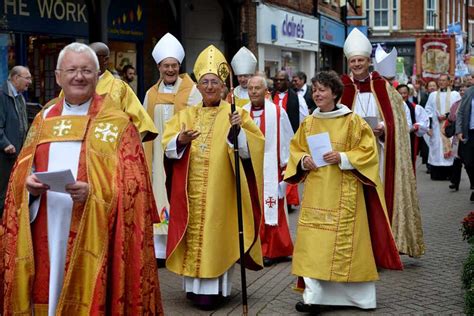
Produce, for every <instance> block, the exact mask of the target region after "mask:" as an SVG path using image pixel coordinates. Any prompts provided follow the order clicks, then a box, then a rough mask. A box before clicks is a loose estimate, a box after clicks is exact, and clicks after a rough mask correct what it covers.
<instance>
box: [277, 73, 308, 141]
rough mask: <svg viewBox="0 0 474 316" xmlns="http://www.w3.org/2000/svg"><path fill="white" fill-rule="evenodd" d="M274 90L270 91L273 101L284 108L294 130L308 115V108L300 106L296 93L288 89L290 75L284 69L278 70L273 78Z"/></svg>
mask: <svg viewBox="0 0 474 316" xmlns="http://www.w3.org/2000/svg"><path fill="white" fill-rule="evenodd" d="M273 82H274V88H275V89H274V91H273V93H272V99H273V103H275V104H277V105H280V106H281V107H283V108H284V109H285V110H286V113H287V114H288V118H289V119H290V123H291V127H292V128H293V131H294V132H296V131H297V130H298V127H299V126H300V123H301V121H302V120H303V119H304V118H305V117H306V115H308V109H307V108H306V109H305V108H303V107H301V106H300V102H299V100H298V95H297V94H296V93H295V92H294V91H293V90H292V89H290V88H289V87H290V77H289V76H288V73H287V72H286V71H284V70H280V71H279V72H278V73H277V75H276V76H275V78H274V79H273Z"/></svg>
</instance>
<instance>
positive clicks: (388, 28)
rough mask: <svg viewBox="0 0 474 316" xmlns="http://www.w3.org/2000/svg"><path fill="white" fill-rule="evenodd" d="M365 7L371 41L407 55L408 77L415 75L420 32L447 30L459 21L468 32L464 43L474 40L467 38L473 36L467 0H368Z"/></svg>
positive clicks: (465, 32)
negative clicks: (414, 69)
mask: <svg viewBox="0 0 474 316" xmlns="http://www.w3.org/2000/svg"><path fill="white" fill-rule="evenodd" d="M469 2H470V3H472V2H473V1H472V0H469ZM364 9H365V15H366V16H367V17H368V19H367V26H368V27H369V30H370V31H369V35H370V36H369V39H370V41H371V42H372V44H376V43H380V44H381V45H382V46H384V47H385V48H386V49H389V50H391V49H392V47H396V48H397V50H398V56H399V57H403V58H404V64H405V72H406V74H407V75H408V76H411V75H412V74H413V65H414V64H415V42H416V37H417V36H418V35H421V34H423V33H433V32H443V31H445V30H446V29H447V26H448V25H449V24H452V23H455V22H459V23H460V24H461V28H462V31H463V32H464V45H468V47H469V46H470V43H471V42H472V41H471V40H469V42H468V41H467V40H468V39H469V38H472V35H469V36H468V32H469V24H468V18H467V16H468V15H467V12H468V3H467V1H466V0H419V1H412V0H393V1H374V0H365V8H364ZM471 10H472V9H471ZM471 27H472V24H471ZM471 34H472V31H471Z"/></svg>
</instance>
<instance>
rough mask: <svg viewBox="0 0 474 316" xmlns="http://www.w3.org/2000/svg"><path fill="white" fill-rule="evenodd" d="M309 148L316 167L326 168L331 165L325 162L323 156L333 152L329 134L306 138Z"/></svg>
mask: <svg viewBox="0 0 474 316" xmlns="http://www.w3.org/2000/svg"><path fill="white" fill-rule="evenodd" d="M306 140H307V142H308V146H309V150H310V151H311V157H312V158H313V160H314V162H315V163H316V166H318V168H319V167H324V166H327V165H329V163H327V162H326V161H324V158H323V155H324V154H325V153H328V152H330V151H332V146H331V139H330V138H329V133H328V132H325V133H320V134H315V135H311V136H308V137H307V138H306Z"/></svg>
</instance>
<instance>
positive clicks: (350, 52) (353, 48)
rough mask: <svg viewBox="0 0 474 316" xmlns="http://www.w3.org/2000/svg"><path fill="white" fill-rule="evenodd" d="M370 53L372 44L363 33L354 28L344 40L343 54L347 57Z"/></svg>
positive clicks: (367, 55) (366, 55)
mask: <svg viewBox="0 0 474 316" xmlns="http://www.w3.org/2000/svg"><path fill="white" fill-rule="evenodd" d="M371 54H372V44H370V41H369V39H368V38H367V37H366V36H365V35H364V33H362V32H361V31H359V30H358V29H357V28H354V29H353V30H352V31H351V32H350V33H349V35H348V36H347V38H346V41H345V42H344V55H346V58H347V59H349V58H351V57H354V56H365V57H370V55H371Z"/></svg>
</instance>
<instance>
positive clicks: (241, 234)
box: [219, 63, 248, 315]
mask: <svg viewBox="0 0 474 316" xmlns="http://www.w3.org/2000/svg"><path fill="white" fill-rule="evenodd" d="M221 66H222V67H221ZM221 66H220V67H219V69H226V70H227V71H228V72H229V78H230V80H229V81H230V96H231V100H230V108H231V112H232V113H234V112H235V100H234V85H233V83H232V68H231V67H230V66H229V64H227V63H223V64H221ZM239 128H240V127H239V126H237V125H234V126H232V143H233V145H234V161H235V186H236V191H237V222H238V228H239V251H240V278H241V283H242V314H243V315H247V314H248V305H247V277H246V271H245V247H244V223H243V218H242V189H241V186H240V156H239V141H238V137H237V136H238V133H239V131H240V129H239Z"/></svg>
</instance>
